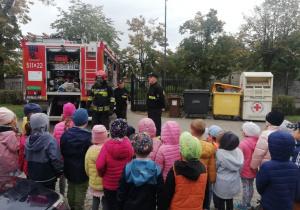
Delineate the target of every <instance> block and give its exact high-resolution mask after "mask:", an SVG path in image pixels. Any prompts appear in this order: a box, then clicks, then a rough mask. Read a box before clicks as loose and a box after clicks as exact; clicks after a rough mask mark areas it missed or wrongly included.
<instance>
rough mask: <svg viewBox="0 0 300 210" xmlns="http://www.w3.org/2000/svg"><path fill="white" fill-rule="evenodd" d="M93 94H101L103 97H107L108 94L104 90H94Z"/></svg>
mask: <svg viewBox="0 0 300 210" xmlns="http://www.w3.org/2000/svg"><path fill="white" fill-rule="evenodd" d="M94 94H95V95H97V94H99V95H102V96H103V97H107V96H108V93H107V92H104V91H97V92H94Z"/></svg>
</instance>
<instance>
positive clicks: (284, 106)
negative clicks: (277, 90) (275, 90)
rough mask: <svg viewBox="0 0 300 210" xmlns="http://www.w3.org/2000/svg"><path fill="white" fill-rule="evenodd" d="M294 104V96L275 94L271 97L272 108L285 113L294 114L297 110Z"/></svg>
mask: <svg viewBox="0 0 300 210" xmlns="http://www.w3.org/2000/svg"><path fill="white" fill-rule="evenodd" d="M295 104H296V100H295V97H293V96H287V95H277V96H274V97H273V104H272V108H273V109H279V110H282V111H283V112H284V114H285V115H294V114H295V113H296V110H297V109H296V106H295Z"/></svg>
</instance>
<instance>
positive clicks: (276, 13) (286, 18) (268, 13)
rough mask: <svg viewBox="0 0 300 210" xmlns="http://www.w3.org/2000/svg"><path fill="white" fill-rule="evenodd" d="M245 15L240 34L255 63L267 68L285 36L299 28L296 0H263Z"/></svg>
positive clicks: (280, 47) (263, 68)
mask: <svg viewBox="0 0 300 210" xmlns="http://www.w3.org/2000/svg"><path fill="white" fill-rule="evenodd" d="M244 19H245V21H246V23H245V24H243V25H242V30H241V36H242V37H243V39H244V41H245V43H247V45H248V46H249V48H250V49H251V51H253V52H254V53H255V54H256V60H255V63H256V66H257V67H259V66H261V67H260V68H261V69H262V70H263V71H270V70H271V68H270V67H271V66H272V62H273V60H274V58H275V57H276V56H277V55H278V54H280V53H281V52H282V50H283V48H284V47H285V46H286V40H287V38H288V36H289V35H290V34H291V33H292V32H294V31H297V30H299V23H300V22H299V21H300V13H299V0H265V2H264V3H262V4H261V6H256V7H255V8H254V14H253V15H252V16H249V17H247V16H244Z"/></svg>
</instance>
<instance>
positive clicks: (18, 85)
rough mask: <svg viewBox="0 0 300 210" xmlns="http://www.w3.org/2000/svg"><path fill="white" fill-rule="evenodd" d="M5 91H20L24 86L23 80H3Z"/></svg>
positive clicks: (20, 78) (17, 78)
mask: <svg viewBox="0 0 300 210" xmlns="http://www.w3.org/2000/svg"><path fill="white" fill-rule="evenodd" d="M4 83H5V90H22V89H23V86H24V82H23V78H22V77H16V78H5V79H4Z"/></svg>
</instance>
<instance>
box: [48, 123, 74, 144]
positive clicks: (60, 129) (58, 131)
mask: <svg viewBox="0 0 300 210" xmlns="http://www.w3.org/2000/svg"><path fill="white" fill-rule="evenodd" d="M65 123H66V121H62V122H59V123H57V124H56V125H55V126H54V131H53V137H54V138H55V139H56V140H57V142H58V145H60V137H61V136H62V135H63V133H64V132H65ZM73 126H74V123H73V121H70V124H69V126H68V127H67V128H66V130H68V129H69V128H71V127H73Z"/></svg>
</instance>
